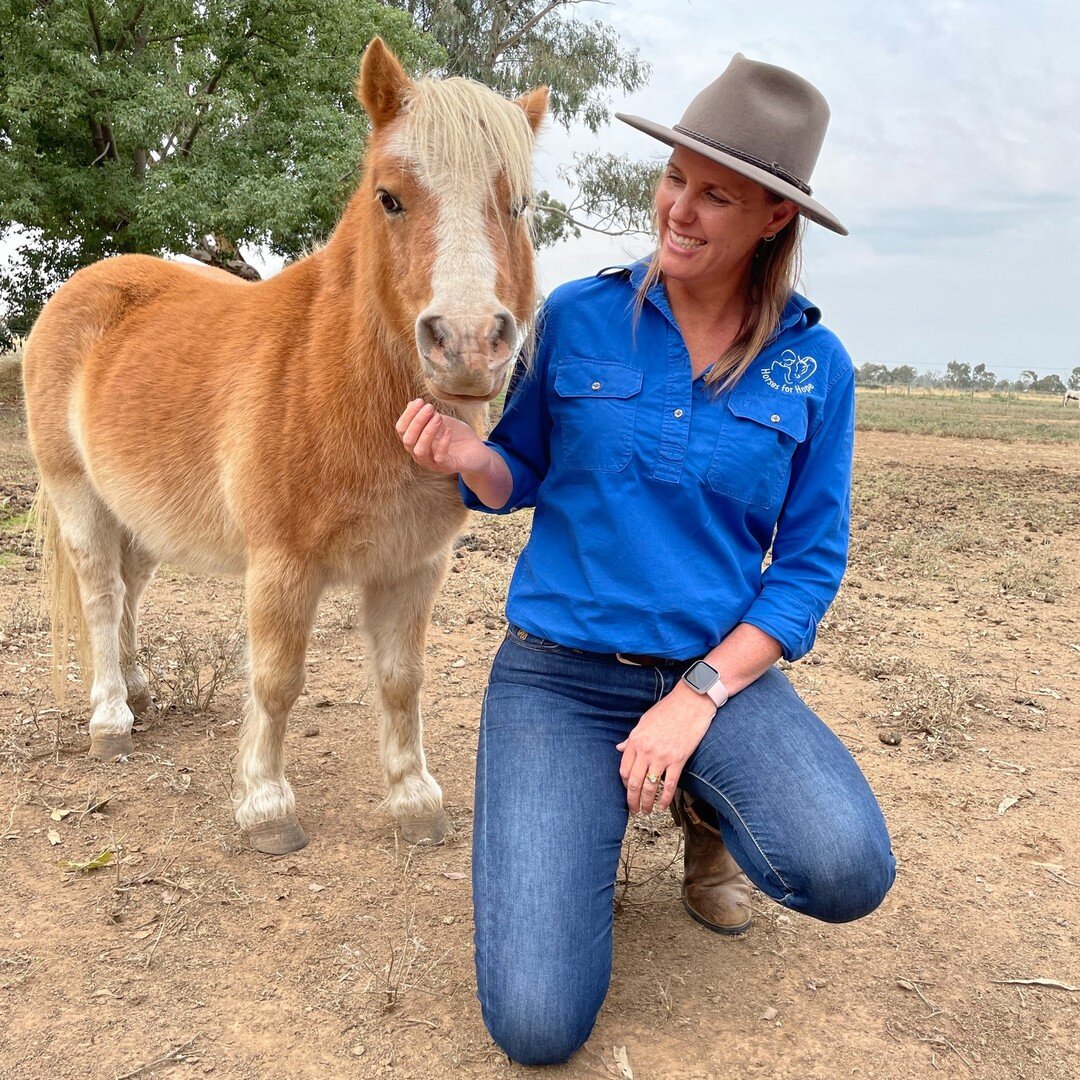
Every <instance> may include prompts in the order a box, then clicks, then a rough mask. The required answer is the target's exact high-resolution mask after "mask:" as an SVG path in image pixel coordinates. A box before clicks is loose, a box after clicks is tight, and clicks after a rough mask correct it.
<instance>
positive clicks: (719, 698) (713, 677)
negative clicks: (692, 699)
mask: <svg viewBox="0 0 1080 1080" xmlns="http://www.w3.org/2000/svg"><path fill="white" fill-rule="evenodd" d="M682 681H683V682H684V683H686V685H687V686H689V687H690V689H691V690H693V691H694V693H695V694H701V696H702V697H707V698H709V699H710V700H711V701H712V703H713V704H714V705H715V706H716V707H717V708H718V709H719V708H720V706H721V705H723V704H724V702H725V701H727V699H728V692H727V687H726V686H724V684H723V682H721V681H720V676H719V675H718V674H717V671H716V668H714V667H712V666H711V665H710V664H706V663H705V661H704V660H698V661H696V662H695V663H693V664H691V665H690V666H689V667H688V668H687V669H686V672H685V673H684V674H683V677H682Z"/></svg>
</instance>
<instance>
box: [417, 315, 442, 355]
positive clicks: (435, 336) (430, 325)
mask: <svg viewBox="0 0 1080 1080" xmlns="http://www.w3.org/2000/svg"><path fill="white" fill-rule="evenodd" d="M416 337H417V340H418V344H419V345H420V351H421V352H422V353H424V354H425V355H427V354H428V353H429V352H431V350H432V349H445V348H446V343H447V341H448V340H449V338H450V328H449V326H447V324H446V320H445V319H444V318H443V317H442V316H441V315H425V316H424V318H422V319H420V320H419V322H418V323H417V327H416Z"/></svg>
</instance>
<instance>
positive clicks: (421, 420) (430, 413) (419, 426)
mask: <svg viewBox="0 0 1080 1080" xmlns="http://www.w3.org/2000/svg"><path fill="white" fill-rule="evenodd" d="M434 416H435V406H434V405H429V404H428V403H427V402H426V401H425V402H424V403H423V404H422V405H421V406H420V408H419V409H417V410H416V412H415V413H414V414H413V418H412V419H411V420H410V421H409V423H408V425H407V426H406V428H405V432H404V434H403V435H402V436H401V441H402V442H403V443H404V444H405V445H406V447H408V449H409V450H415V447H416V444H417V442H418V441H419V439H420V436H421V435H423V433H424V429H425V428H426V427H427V425H428V424H429V423H430V422H431V420H432V418H433V417H434Z"/></svg>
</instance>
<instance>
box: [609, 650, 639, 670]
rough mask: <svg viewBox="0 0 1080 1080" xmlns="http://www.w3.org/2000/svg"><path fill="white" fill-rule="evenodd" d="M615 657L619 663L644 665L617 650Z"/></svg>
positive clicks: (635, 665)
mask: <svg viewBox="0 0 1080 1080" xmlns="http://www.w3.org/2000/svg"><path fill="white" fill-rule="evenodd" d="M615 659H616V660H618V661H619V663H620V664H625V665H626V666H627V667H644V666H645V665H644V664H641V663H638V661H637V660H631V659H630V657H629V656H627V655H625V654H624V653H621V652H617V653H616V654H615Z"/></svg>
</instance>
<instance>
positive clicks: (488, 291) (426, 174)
mask: <svg viewBox="0 0 1080 1080" xmlns="http://www.w3.org/2000/svg"><path fill="white" fill-rule="evenodd" d="M409 141H410V140H409V139H408V137H407V135H405V134H404V133H403V134H401V135H399V136H398V138H397V139H396V140H395V141H394V143H392V144H391V147H392V149H393V151H395V152H396V153H397V154H398V155H399V156H400V157H401V159H402V161H403V163H404V164H405V165H406V166H407V167H408V168H409V169H410V170H411V171H412V172H413V175H414V176H415V177H416V178H417V180H419V181H420V183H421V184H423V185H424V187H425V188H426V189H427V190H428V192H430V194H431V196H432V198H433V199H434V201H435V205H436V206H437V207H438V212H437V217H436V225H435V238H436V251H435V263H434V265H433V267H432V271H431V302H430V304H429V305H428V310H429V312H432V313H436V314H438V315H441V316H443V317H444V318H451V319H458V318H462V317H465V318H467V317H469V316H473V317H479V316H481V315H484V314H490V313H491V311H492V309H493V308H495V307H501V306H502V305H501V304H500V302H499V300H498V298H497V297H496V295H495V282H496V276H497V273H498V266H497V264H496V261H495V253H494V251H493V250H492V247H491V239H490V236H489V234H488V227H487V215H488V200H489V192H490V189H491V185H492V184H493V183H494V180H495V176H494V169H493V168H492V169H490V170H488V171H487V174H486V175H483V174H482V173H481V172H480V170H478V169H477V170H474V171H470V172H467V173H460V172H455V170H454V169H452V168H450V167H449V164H448V163H447V162H445V161H437V160H432V159H431V158H430V157H429V156H427V155H421V154H417V153H416V148H415V147H412V146H409ZM395 144H396V145H395ZM427 313H428V312H425V313H424V314H427Z"/></svg>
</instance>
